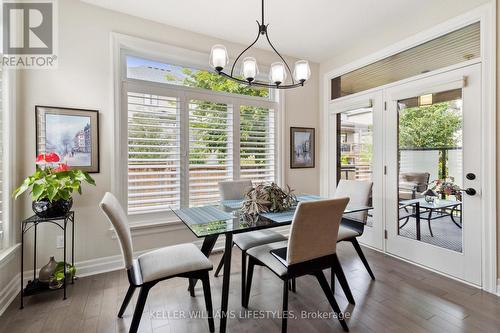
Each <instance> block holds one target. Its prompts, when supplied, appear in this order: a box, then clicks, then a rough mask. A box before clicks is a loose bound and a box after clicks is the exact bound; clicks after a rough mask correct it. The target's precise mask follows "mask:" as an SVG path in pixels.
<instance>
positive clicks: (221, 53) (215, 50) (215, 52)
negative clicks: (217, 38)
mask: <svg viewBox="0 0 500 333" xmlns="http://www.w3.org/2000/svg"><path fill="white" fill-rule="evenodd" d="M228 62H229V57H228V56H227V50H226V47H225V46H224V45H220V44H217V45H214V46H212V51H210V66H212V67H213V68H215V70H217V71H218V72H220V71H222V70H223V69H224V67H225V66H226V65H227V63H228Z"/></svg>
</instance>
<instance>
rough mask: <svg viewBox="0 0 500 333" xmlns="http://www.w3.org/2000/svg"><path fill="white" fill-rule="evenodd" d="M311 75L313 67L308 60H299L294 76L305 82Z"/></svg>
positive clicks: (297, 79)
mask: <svg viewBox="0 0 500 333" xmlns="http://www.w3.org/2000/svg"><path fill="white" fill-rule="evenodd" d="M310 76H311V68H310V67H309V62H308V61H307V60H299V61H297V62H296V63H295V69H294V71H293V78H294V79H295V80H296V81H299V82H300V83H304V81H307V80H308V79H309V77H310Z"/></svg>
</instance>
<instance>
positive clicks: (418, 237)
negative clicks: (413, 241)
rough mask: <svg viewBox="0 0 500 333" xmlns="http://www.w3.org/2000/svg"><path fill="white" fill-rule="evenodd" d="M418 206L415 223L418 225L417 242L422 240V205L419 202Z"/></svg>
mask: <svg viewBox="0 0 500 333" xmlns="http://www.w3.org/2000/svg"><path fill="white" fill-rule="evenodd" d="M415 206H416V211H415V223H416V229H417V240H421V239H422V236H421V233H420V204H419V203H418V202H417V204H416V205H415Z"/></svg>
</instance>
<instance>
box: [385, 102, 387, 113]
mask: <svg viewBox="0 0 500 333" xmlns="http://www.w3.org/2000/svg"><path fill="white" fill-rule="evenodd" d="M384 110H385V111H387V102H384Z"/></svg>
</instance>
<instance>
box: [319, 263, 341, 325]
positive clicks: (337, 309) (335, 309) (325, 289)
mask: <svg viewBox="0 0 500 333" xmlns="http://www.w3.org/2000/svg"><path fill="white" fill-rule="evenodd" d="M314 276H316V279H318V282H319V285H320V286H321V289H323V292H324V293H325V295H326V298H328V302H330V306H331V307H332V309H333V312H335V314H336V315H337V317H338V319H339V322H340V325H342V328H343V329H344V331H346V332H349V327H348V326H347V323H346V322H345V319H344V314H343V313H342V312H340V307H339V305H338V304H337V301H336V300H335V297H334V296H333V293H332V291H331V290H330V286H329V285H328V282H327V281H326V278H325V274H323V271H318V272H316V273H314Z"/></svg>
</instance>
